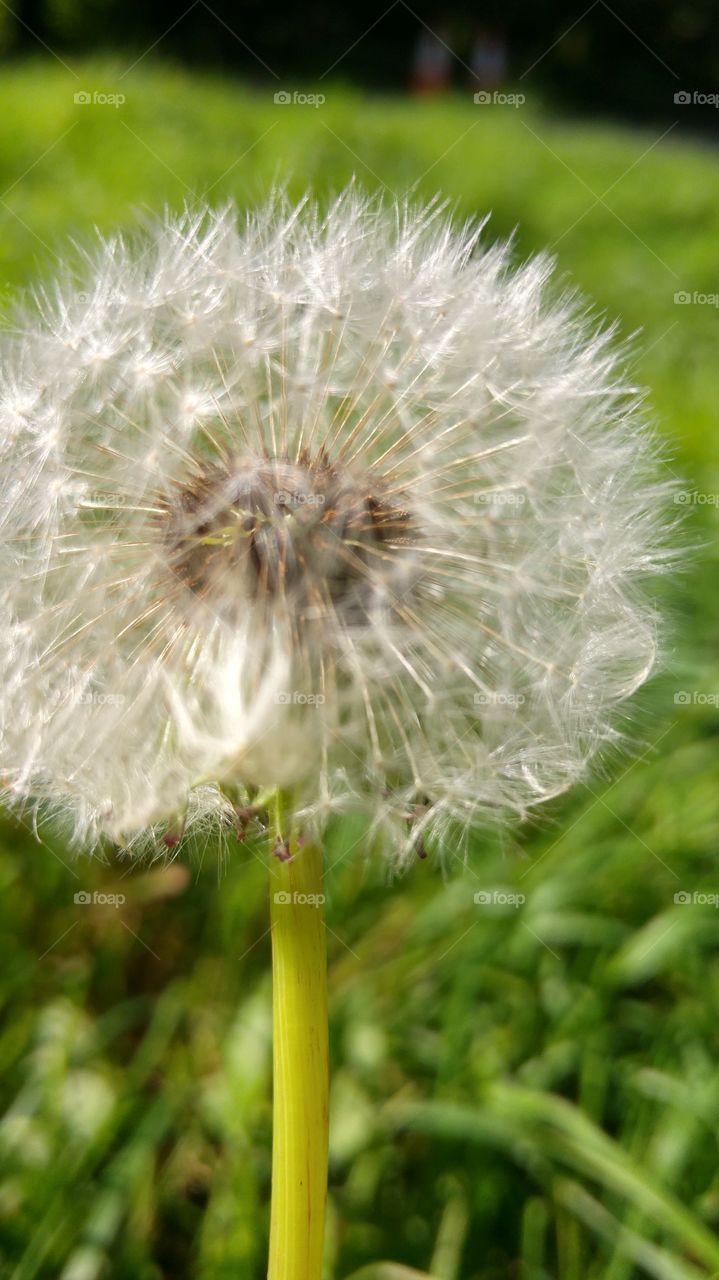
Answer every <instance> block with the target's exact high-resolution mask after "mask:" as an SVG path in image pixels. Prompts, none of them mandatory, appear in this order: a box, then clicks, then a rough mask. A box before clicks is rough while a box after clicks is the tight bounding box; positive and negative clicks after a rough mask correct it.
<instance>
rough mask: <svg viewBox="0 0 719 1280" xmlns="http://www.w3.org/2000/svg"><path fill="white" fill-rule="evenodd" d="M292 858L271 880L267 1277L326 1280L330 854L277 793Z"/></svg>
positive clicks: (279, 827) (280, 824)
mask: <svg viewBox="0 0 719 1280" xmlns="http://www.w3.org/2000/svg"><path fill="white" fill-rule="evenodd" d="M274 816H275V826H276V833H277V835H278V836H279V837H280V838H281V839H283V840H285V841H287V844H288V846H289V852H290V854H291V857H290V859H289V860H288V861H282V860H280V859H278V860H277V861H276V864H275V866H274V867H273V872H274V874H273V875H272V877H271V902H270V919H271V925H272V1013H273V1026H274V1040H273V1071H274V1092H273V1140H272V1211H271V1219H270V1258H269V1267H268V1272H267V1276H268V1280H320V1276H321V1271H322V1249H323V1240H324V1219H325V1200H326V1196H327V1135H328V1120H329V1066H328V1045H327V956H326V944H325V924H324V896H323V893H322V851H321V849H320V848H319V847H318V846H317V845H313V844H306V845H299V844H298V842H297V838H296V835H295V834H294V833H291V832H290V831H289V828H288V825H287V816H286V805H285V802H284V799H283V798H282V797H278V801H277V806H276V812H275V815H274Z"/></svg>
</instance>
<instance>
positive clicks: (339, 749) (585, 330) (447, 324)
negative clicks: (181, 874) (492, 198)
mask: <svg viewBox="0 0 719 1280" xmlns="http://www.w3.org/2000/svg"><path fill="white" fill-rule="evenodd" d="M480 230H481V227H479V226H474V227H472V226H469V227H464V228H457V227H455V226H453V225H452V222H451V220H450V218H449V217H448V215H447V213H446V210H445V209H444V208H443V207H442V206H440V205H438V204H434V205H433V206H431V207H430V208H429V209H425V210H422V209H417V208H415V207H413V206H412V204H411V203H408V204H401V203H400V204H397V205H383V204H382V203H380V202H378V201H375V200H372V199H367V198H364V197H362V196H361V195H359V194H357V192H356V191H349V192H346V193H345V194H343V195H342V196H341V197H340V198H338V199H337V200H336V201H335V202H334V204H333V205H332V206H331V207H330V208H329V209H328V210H327V211H326V212H324V213H322V212H321V211H320V210H319V209H318V208H317V207H316V206H315V205H314V204H313V203H312V202H310V201H307V202H305V203H304V204H303V205H301V206H300V207H297V208H292V207H291V206H290V205H289V204H288V203H287V202H286V200H284V199H283V198H282V197H275V198H273V199H272V200H271V201H270V202H269V203H268V204H267V205H266V206H265V207H263V208H260V209H258V210H256V211H255V212H253V213H250V214H248V215H238V213H237V211H236V210H234V209H233V208H231V207H227V208H224V209H223V210H220V211H219V212H216V211H210V210H202V211H201V212H199V213H198V212H193V211H186V212H185V213H183V214H181V215H173V214H169V213H168V214H166V215H165V216H163V217H160V218H158V219H157V220H156V221H154V222H153V223H151V224H150V225H148V226H147V227H145V229H144V230H143V231H142V232H140V233H139V234H137V235H130V236H121V235H116V236H112V237H110V238H108V239H105V240H100V241H99V242H98V245H97V246H96V247H95V248H94V249H92V250H89V251H87V253H86V255H85V256H84V259H83V261H82V263H81V264H80V267H79V269H75V270H71V269H70V268H64V269H63V271H62V272H61V274H60V276H59V278H58V280H57V284H56V287H55V288H54V289H52V290H46V291H44V292H42V293H40V294H38V296H37V297H36V299H35V301H34V302H33V303H32V304H31V305H26V306H25V307H24V309H23V310H22V311H21V312H19V313H18V314H17V315H16V317H15V327H14V329H13V331H12V332H9V333H8V334H6V336H5V337H4V339H3V345H2V371H1V372H0V440H1V443H0V581H2V614H1V616H0V715H1V718H2V729H1V745H0V769H1V770H2V773H3V778H4V782H5V785H6V788H7V791H6V794H7V796H8V798H9V800H10V801H11V802H14V803H16V804H17V805H20V806H23V805H24V806H28V805H30V806H38V807H39V809H40V810H42V811H44V810H49V811H51V812H54V813H56V814H61V815H64V816H65V818H66V819H68V818H69V819H70V821H71V823H72V829H73V834H74V837H75V839H76V840H77V841H78V842H81V843H83V844H85V845H88V846H91V845H93V844H95V843H96V842H97V841H99V840H101V839H102V838H103V837H104V836H109V837H110V838H111V839H112V840H114V841H116V842H119V843H121V844H123V845H125V846H129V847H130V848H134V847H138V848H139V847H140V846H141V845H142V844H143V843H147V841H148V840H150V841H153V840H157V839H161V838H162V836H163V832H164V833H167V832H168V831H169V832H173V831H177V830H187V831H191V830H192V829H193V827H194V828H197V827H198V825H201V826H207V825H208V823H209V824H212V825H217V826H218V828H220V829H222V828H223V827H227V826H228V824H230V823H231V822H232V821H233V814H234V811H235V809H236V808H237V807H238V806H240V805H242V804H248V803H250V804H251V803H252V800H253V797H256V796H257V794H258V792H259V791H265V790H267V789H269V788H273V787H276V786H282V787H285V788H291V789H292V791H293V794H294V796H295V798H296V802H297V804H298V807H299V810H300V812H301V814H302V815H303V817H304V821H306V822H307V823H308V825H311V824H313V823H315V824H320V823H321V822H322V821H323V819H324V817H325V816H326V815H327V814H328V813H329V812H331V811H332V810H333V809H341V808H347V807H350V806H359V807H361V808H363V809H364V810H365V811H366V813H368V814H369V815H370V816H371V818H372V820H373V821H376V822H377V823H379V824H382V823H385V822H389V823H390V824H393V831H394V832H395V835H394V836H393V838H392V839H391V840H390V839H389V837H388V839H387V841H386V847H387V848H388V851H389V854H390V856H391V857H392V858H393V859H395V860H401V859H402V858H403V857H405V856H407V854H408V852H410V851H411V850H412V849H413V848H417V847H418V842H419V841H420V840H421V839H427V840H428V841H429V843H430V847H431V846H432V841H433V840H434V842H435V843H434V847H436V848H441V845H442V838H443V833H444V834H447V832H448V831H449V829H450V826H451V825H452V824H454V823H455V822H458V823H461V824H465V825H467V826H471V825H472V824H477V823H482V822H486V821H490V820H493V819H495V818H504V817H508V816H513V815H514V816H517V815H519V816H521V815H523V814H525V813H526V812H527V810H528V809H530V808H531V807H532V806H534V805H535V804H537V803H538V802H541V801H545V800H547V799H549V798H550V797H552V796H555V795H557V794H558V793H560V792H562V791H564V790H565V789H566V788H568V787H569V786H570V785H571V784H572V783H574V782H575V781H576V780H577V779H578V778H580V777H581V776H582V775H583V774H584V773H585V771H586V769H587V766H588V764H589V762H590V761H591V760H592V758H593V757H594V756H595V755H596V754H597V752H599V751H600V750H601V749H602V748H604V747H605V746H606V745H607V744H610V743H612V742H613V741H614V740H615V739H616V738H617V736H618V733H619V728H618V722H617V715H616V713H617V708H618V707H619V705H620V704H622V703H623V702H624V700H625V699H626V698H628V697H629V695H631V694H632V693H633V692H634V690H636V688H637V687H638V686H639V685H640V684H641V683H642V682H643V681H644V680H645V679H646V677H647V676H648V675H649V674H650V672H651V671H652V668H653V665H654V662H655V653H656V618H655V610H654V607H653V604H652V600H651V595H650V593H649V591H648V589H647V584H648V581H649V577H650V575H651V574H652V573H653V572H654V571H655V570H657V569H658V568H660V567H661V566H662V564H663V563H665V560H666V555H667V552H666V545H667V539H666V526H667V519H666V511H667V489H668V485H667V483H666V482H665V481H664V480H663V479H662V478H661V476H660V474H659V468H658V465H657V460H656V449H655V446H654V444H653V442H652V439H651V435H650V433H648V431H647V429H646V426H645V423H644V420H643V412H642V409H641V398H640V396H639V395H638V394H637V393H636V391H635V390H634V389H633V388H632V387H629V386H627V384H626V382H625V380H624V377H623V373H622V368H621V363H618V362H617V357H616V355H615V353H614V351H613V347H612V340H611V334H610V333H609V334H608V333H607V332H603V331H601V330H600V329H599V328H598V327H597V326H596V325H595V324H593V323H592V322H591V321H590V320H589V319H588V318H587V316H586V314H585V311H584V309H583V308H582V305H581V304H580V303H577V302H576V301H575V300H573V299H572V298H570V297H567V296H558V295H557V294H556V291H552V288H551V286H550V287H549V292H548V286H547V280H548V276H549V274H550V271H551V264H550V263H549V261H548V260H545V259H544V258H539V259H534V260H532V261H530V262H529V263H528V264H527V265H525V266H523V267H520V268H515V267H513V266H512V264H511V262H510V259H509V251H508V249H507V248H506V246H494V247H489V248H482V247H480V244H479V233H480ZM398 832H401V833H403V835H402V839H401V840H400V839H398V838H397V833H398ZM166 838H167V839H168V842H169V837H167V835H166Z"/></svg>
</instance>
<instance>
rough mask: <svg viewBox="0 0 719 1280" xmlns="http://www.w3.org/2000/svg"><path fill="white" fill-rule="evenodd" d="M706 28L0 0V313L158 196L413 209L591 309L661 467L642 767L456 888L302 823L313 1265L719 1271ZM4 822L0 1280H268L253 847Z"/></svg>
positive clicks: (596, 782) (570, 1277) (620, 9)
mask: <svg viewBox="0 0 719 1280" xmlns="http://www.w3.org/2000/svg"><path fill="white" fill-rule="evenodd" d="M718 27H719V19H718V18H717V13H716V11H715V9H714V6H713V3H712V0H689V2H687V3H676V4H666V3H657V4H654V5H648V4H646V3H645V0H641V2H640V0H632V2H631V3H620V0H616V2H615V3H614V5H613V7H612V6H610V5H609V4H607V3H605V2H604V0H595V2H594V3H593V4H591V5H590V6H589V7H587V8H586V9H585V8H584V0H579V3H574V2H573V0H567V2H566V3H565V2H564V0H543V2H539V3H537V4H535V5H533V6H531V7H530V6H529V5H527V4H526V3H521V4H520V3H518V2H517V0H505V3H502V4H501V5H500V4H496V3H493V4H487V5H484V4H479V3H478V4H469V3H467V4H464V5H459V6H452V7H451V8H446V9H443V8H441V6H432V7H430V6H428V5H419V4H416V5H415V6H414V8H412V7H410V5H409V4H407V3H405V0H395V2H394V3H391V4H389V5H387V6H384V5H382V4H379V5H372V4H369V5H364V6H362V7H361V8H360V7H356V8H355V7H354V6H351V5H350V6H336V7H332V6H330V5H329V4H323V3H319V2H317V3H310V4H308V5H307V6H304V7H301V6H298V5H296V4H295V3H275V4H273V5H266V4H261V3H259V2H258V0H253V2H252V3H248V4H245V5H243V6H237V5H232V4H229V3H227V2H226V0H222V2H220V0H213V3H212V5H210V4H208V3H205V0H195V3H193V4H191V5H190V6H189V7H188V8H187V9H183V6H182V4H180V5H179V6H176V7H175V6H172V7H171V6H169V5H165V6H163V5H159V4H157V5H153V4H150V3H144V4H139V3H136V2H134V0H124V2H121V0H110V2H109V3H102V0H33V2H32V3H23V4H21V3H16V4H14V5H13V4H2V6H1V7H0V41H1V44H2V51H3V52H2V61H1V62H0V290H2V294H3V303H4V305H5V306H7V304H8V303H9V302H10V300H11V299H12V298H13V297H14V296H15V295H16V294H17V293H18V292H20V291H22V290H23V289H26V288H27V287H28V286H29V284H30V283H31V282H33V281H38V280H39V281H48V280H51V278H52V274H53V271H54V269H55V265H56V255H57V254H58V253H62V251H63V246H64V245H65V244H66V242H67V239H68V238H69V237H72V238H75V239H78V240H79V241H80V242H81V243H82V242H84V241H85V240H86V239H87V237H88V236H90V235H91V234H92V228H93V227H95V226H99V227H100V228H102V229H104V230H107V229H110V228H114V227H117V226H126V225H131V224H133V223H135V222H136V221H137V218H138V216H142V214H143V212H144V211H146V210H148V209H155V208H157V207H158V206H160V205H162V204H163V203H165V202H167V203H168V204H170V205H171V206H173V207H177V206H180V205H182V204H183V203H184V202H188V203H189V204H193V203H194V202H196V201H197V200H198V199H199V198H206V199H208V200H210V201H211V202H212V203H219V202H222V201H224V200H226V199H228V198H232V199H234V200H235V201H237V202H238V204H239V205H241V206H244V205H247V204H248V203H253V202H254V201H256V200H258V199H260V198H261V197H262V196H263V194H265V193H266V192H267V190H268V189H269V188H270V187H271V186H272V185H273V184H276V183H282V184H285V185H286V187H287V188H288V190H289V192H290V193H291V194H292V195H293V196H295V195H296V196H299V195H301V194H303V193H304V192H305V191H307V190H310V191H312V192H314V193H316V194H317V195H318V196H319V198H320V199H325V198H328V197H329V196H330V195H331V193H332V192H333V191H336V190H337V189H338V188H339V187H340V186H342V185H343V184H344V183H345V182H346V181H347V180H348V179H350V178H351V177H352V176H353V175H354V176H355V177H356V178H357V180H358V182H360V183H361V184H362V185H363V186H364V187H366V188H367V189H368V190H371V191H376V190H380V191H384V192H385V193H386V194H387V195H388V196H391V195H392V194H394V193H399V194H403V193H405V192H406V191H408V190H411V191H413V192H415V193H416V195H417V196H418V197H420V198H423V197H432V196H434V195H435V194H436V193H437V192H440V193H441V194H442V195H443V196H445V197H446V198H447V199H448V201H449V202H450V204H451V206H452V208H454V209H455V210H456V213H457V216H458V217H460V218H463V217H465V216H467V215H476V214H482V215H483V214H485V213H491V215H492V216H491V219H490V221H489V223H488V226H487V229H486V232H485V236H486V238H487V239H488V240H489V241H491V240H492V239H495V238H505V237H507V236H509V235H513V236H514V238H515V252H516V255H517V257H518V258H520V259H521V258H523V257H525V256H526V255H527V254H528V253H530V252H531V251H533V250H536V249H540V248H545V247H549V248H550V250H551V251H552V253H553V254H554V255H555V256H556V259H557V264H558V271H559V273H560V276H566V277H567V278H568V279H572V280H573V281H574V282H575V283H576V284H577V285H578V286H579V287H580V288H581V289H582V290H583V291H585V292H586V293H588V294H589V295H591V296H592V297H593V299H594V300H595V304H596V307H597V310H598V313H599V314H601V315H603V316H605V317H606V318H608V319H610V320H611V319H614V318H616V317H619V319H620V333H621V334H622V335H623V336H624V337H625V338H627V339H629V340H630V349H629V353H628V360H629V368H630V375H631V377H632V379H634V380H636V381H638V382H639V383H641V384H643V385H646V386H647V387H648V388H649V397H650V402H651V405H652V407H653V411H654V414H655V416H656V419H657V421H658V424H659V429H660V431H661V433H662V434H663V435H664V437H665V438H666V440H667V442H668V454H667V462H666V466H667V467H668V469H669V471H670V472H672V473H673V474H674V475H675V476H678V477H679V478H680V481H679V482H680V493H679V497H680V499H681V504H680V505H681V506H682V508H683V510H684V513H685V516H686V520H685V526H684V535H683V537H684V542H685V544H686V547H687V553H686V557H685V563H686V567H685V569H684V571H683V572H682V573H681V574H679V573H677V574H676V575H675V576H673V577H672V578H671V579H668V580H667V581H666V583H665V585H664V588H663V592H664V597H665V606H666V608H667V610H668V613H669V616H670V628H669V635H668V641H667V647H666V666H665V670H664V672H663V674H662V675H661V676H660V677H659V678H658V679H657V680H655V681H654V682H653V684H652V685H651V687H650V688H649V689H648V690H647V692H646V694H645V695H644V696H643V697H642V698H640V700H639V701H638V703H637V705H636V715H635V729H634V732H635V737H636V743H637V746H636V751H635V753H634V754H633V755H627V756H626V757H624V758H623V759H620V760H617V761H615V762H614V765H613V767H612V770H611V772H610V773H608V774H607V776H606V777H603V776H601V774H597V775H595V776H594V777H593V778H590V780H589V781H588V783H587V785H586V786H583V787H579V788H578V789H577V790H576V791H574V792H573V793H572V794H571V795H569V796H568V797H566V799H565V800H563V801H562V802H558V803H556V804H555V805H554V806H553V807H552V809H551V810H549V811H545V812H544V813H543V814H542V815H541V817H540V818H539V819H538V820H537V821H535V822H533V823H532V824H531V825H528V826H527V827H526V828H524V829H518V830H515V831H512V832H508V833H505V835H504V837H503V838H501V839H500V838H498V837H495V838H489V837H486V838H483V839H481V840H480V839H478V840H477V841H476V844H475V847H474V848H473V850H472V856H471V858H470V860H469V864H468V865H467V866H466V867H465V868H462V867H460V866H458V867H456V868H452V874H451V875H450V876H449V878H447V879H446V880H443V879H442V877H441V876H440V874H439V873H438V871H437V869H436V868H435V867H434V866H433V865H432V864H431V862H430V861H426V862H418V863H417V865H416V866H415V867H414V868H412V869H411V870H410V871H409V872H408V874H407V875H406V876H405V877H404V878H403V879H401V880H400V881H396V882H390V883H388V882H387V879H386V876H385V873H384V870H383V867H382V865H381V862H378V861H377V860H373V859H372V858H369V857H368V856H367V852H366V849H365V847H364V841H363V832H362V830H361V829H358V828H356V827H354V826H353V825H352V824H351V823H348V822H342V823H337V824H335V826H334V827H333V829H332V831H331V833H330V839H329V844H328V888H327V893H328V947H329V965H330V999H331V1051H332V1063H333V1092H332V1134H331V1185H330V1211H329V1233H328V1256H327V1280H346V1278H347V1277H349V1276H350V1275H353V1274H354V1273H355V1272H359V1273H360V1275H361V1276H362V1277H363V1280H402V1278H403V1277H404V1278H405V1280H409V1277H410V1276H414V1275H416V1273H422V1274H423V1275H429V1276H431V1277H433V1278H434V1280H599V1278H600V1277H601V1280H639V1277H647V1276H649V1277H655V1278H656V1280H700V1278H701V1277H704V1278H708V1277H711V1276H715V1277H716V1276H717V1275H719V1163H718V1160H717V1156H718V1150H717V1133H718V1131H719V1072H718V1071H717V1063H718V1061H719V1016H718V1015H719V953H718V943H719V910H718V909H717V902H719V840H718V836H719V798H718V797H719V770H718V768H717V746H718V737H717V734H718V730H719V710H718V704H719V660H718V656H717V641H718V640H719V624H718V621H717V619H718V617H719V611H718V609H717V591H718V589H719V573H718V572H717V569H718V565H717V553H716V533H717V503H719V442H718V434H717V432H718V426H717V418H718V414H719V360H718V355H717V337H718V326H719V309H718V305H717V304H718V303H719V155H718V154H717V148H716V143H717V121H719V111H718V110H717V106H716V102H717V100H718V99H717V96H716V95H717V93H718V92H719V29H718ZM476 95H478V97H476ZM712 98H713V101H712ZM0 835H1V842H0V887H1V892H0V919H1V921H2V932H1V935H0V1001H1V1005H2V1027H1V1028H0V1067H1V1076H2V1082H1V1084H0V1276H2V1277H3V1278H5V1277H7V1278H8V1280H58V1278H59V1280H105V1278H106V1277H113V1278H117V1280H160V1278H162V1280H164V1278H165V1277H167V1278H168V1280H230V1277H232V1280H237V1278H238V1277H240V1278H242V1280H244V1278H248V1280H259V1278H260V1277H261V1276H262V1275H263V1272H264V1265H265V1251H266V1238H267V1224H268V1196H269V1176H270V1119H271V1079H270V1056H271V1027H270V938H269V934H268V906H267V893H268V886H267V871H266V867H265V866H264V865H263V862H262V859H261V857H260V856H259V850H258V849H257V848H256V847H255V846H254V845H253V843H252V841H249V842H247V843H245V844H241V843H238V844H237V846H236V848H234V849H233V850H232V851H231V853H230V855H229V856H228V857H227V858H226V859H225V860H224V862H223V863H222V864H221V863H220V862H219V860H218V857H217V855H216V853H215V852H214V851H213V850H212V848H204V849H197V850H195V851H194V853H193V854H192V856H187V857H183V858H182V860H176V861H175V862H174V863H172V864H171V865H167V866H151V867H147V866H145V867H135V866H133V865H131V864H129V863H128V862H127V861H124V860H123V859H122V858H120V857H118V856H116V855H115V854H113V853H112V852H111V851H108V854H107V857H106V859H105V860H104V861H103V860H99V859H97V860H93V861H89V860H87V859H83V858H80V859H78V858H77V857H75V856H74V855H73V854H71V853H70V852H69V851H68V850H67V848H65V847H63V845H62V844H61V843H60V842H59V841H58V839H57V837H56V836H55V835H54V834H53V832H52V830H49V829H45V828H41V829H40V830H39V831H37V832H33V831H32V830H30V829H28V827H27V826H25V825H23V824H22V823H20V822H17V821H14V820H11V819H5V820H4V821H3V823H2V828H1V831H0ZM494 891H499V892H500V894H502V893H503V894H505V895H514V902H513V903H511V902H506V903H505V904H502V903H501V902H498V901H497V900H496V894H495V895H494V902H493V903H492V902H490V903H489V904H486V903H485V904H484V905H483V904H482V903H481V902H479V903H478V902H476V901H475V895H476V894H478V893H479V894H480V895H484V896H487V895H490V896H492V895H493V894H494ZM78 894H79V895H81V898H80V900H76V895H78ZM97 894H101V895H107V896H108V897H110V896H111V895H115V900H112V898H111V900H110V901H108V902H105V903H102V902H98V901H96V900H95V901H94V902H90V903H88V902H87V901H84V900H83V895H84V897H85V898H86V897H87V896H88V895H89V896H92V895H97ZM117 895H120V896H121V897H122V899H123V901H122V902H118V900H117ZM380 1259H387V1260H391V1261H393V1262H394V1263H395V1264H401V1266H403V1267H405V1268H411V1269H412V1270H411V1271H409V1270H400V1269H397V1270H391V1269H386V1270H377V1269H371V1264H375V1263H377V1262H378V1260H380ZM366 1268H370V1269H366Z"/></svg>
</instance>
